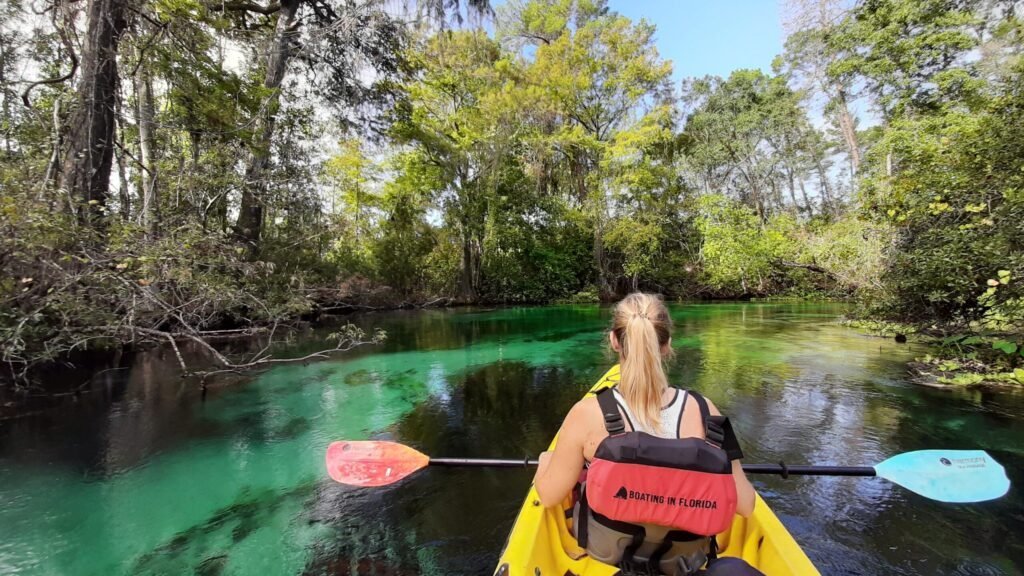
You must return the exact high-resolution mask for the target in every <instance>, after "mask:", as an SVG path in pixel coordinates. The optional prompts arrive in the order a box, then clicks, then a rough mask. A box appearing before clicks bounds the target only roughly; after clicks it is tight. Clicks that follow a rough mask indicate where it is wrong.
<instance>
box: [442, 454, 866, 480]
mask: <svg viewBox="0 0 1024 576" xmlns="http://www.w3.org/2000/svg"><path fill="white" fill-rule="evenodd" d="M430 464H431V465H432V466H451V467H460V466H480V467H486V468H528V467H530V466H536V465H537V461H536V460H530V459H528V458H524V459H522V460H503V459H499V458H431V459H430ZM743 471H744V472H746V473H748V474H777V475H779V476H784V477H785V476H875V475H876V474H875V469H874V468H873V467H871V466H801V465H796V466H789V465H786V464H782V463H779V464H744V465H743Z"/></svg>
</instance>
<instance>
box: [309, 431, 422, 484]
mask: <svg viewBox="0 0 1024 576" xmlns="http://www.w3.org/2000/svg"><path fill="white" fill-rule="evenodd" d="M429 463H430V458H429V457H428V456H427V455H426V454H423V453H421V452H418V451H416V450H415V449H413V448H409V447H408V446H404V445H402V444H398V443H396V442H386V441H383V440H382V441H370V440H362V441H346V440H343V441H341V442H333V443H331V445H330V446H328V447H327V473H328V474H330V475H331V478H333V479H334V480H335V481H336V482H341V483H342V484H348V485H350V486H387V485H388V484H393V483H395V482H398V481H399V480H401V479H402V478H405V477H406V476H408V475H409V474H412V473H413V472H415V471H417V470H419V469H420V468H424V467H426V465H427V464H429Z"/></svg>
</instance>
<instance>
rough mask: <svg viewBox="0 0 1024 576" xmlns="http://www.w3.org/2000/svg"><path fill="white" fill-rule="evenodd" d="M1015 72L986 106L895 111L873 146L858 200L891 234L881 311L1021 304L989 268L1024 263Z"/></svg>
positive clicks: (919, 313) (940, 315) (953, 315)
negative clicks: (892, 166)
mask: <svg viewBox="0 0 1024 576" xmlns="http://www.w3.org/2000/svg"><path fill="white" fill-rule="evenodd" d="M1022 78H1024V76H1022V74H1021V72H1017V73H1015V74H1014V75H1012V76H1011V77H1009V78H1007V79H1006V80H1005V83H1004V84H1003V88H1002V89H1001V93H999V94H997V95H996V96H995V97H994V98H992V100H991V101H990V102H989V103H988V104H987V105H986V106H985V107H984V108H980V109H978V110H975V111H971V112H966V111H958V110H952V109H947V110H944V111H941V112H937V113H935V114H932V115H928V116H924V117H913V118H906V119H900V120H898V121H895V122H893V124H892V125H891V126H890V127H889V129H888V130H887V131H886V134H885V136H884V137H883V138H882V139H881V140H880V141H879V143H878V144H877V145H876V146H875V148H874V149H873V150H872V151H871V153H870V155H869V158H871V159H872V161H873V165H874V167H873V170H872V172H871V174H870V175H869V177H868V178H867V179H866V180H865V182H864V187H863V195H864V200H865V208H866V210H867V213H868V215H869V216H870V217H872V218H874V219H875V220H876V221H879V222H882V223H885V224H887V225H891V226H894V227H895V229H896V231H897V235H898V236H897V238H898V242H897V243H896V244H894V245H893V246H892V248H893V249H891V250H890V252H889V254H888V257H889V266H888V267H887V271H886V273H885V274H884V275H883V280H884V281H885V283H886V287H887V290H888V291H889V297H888V298H887V299H886V300H885V301H884V302H883V303H882V306H884V308H883V310H884V311H886V312H887V313H891V314H895V315H899V316H902V317H907V318H910V317H927V318H937V319H942V320H946V321H959V322H970V321H982V320H984V319H985V318H986V317H988V316H989V315H990V314H991V315H1001V316H1002V318H1001V320H1000V321H1001V322H1002V323H1003V324H1013V323H1014V322H1017V321H1019V319H1020V317H1019V316H1018V317H1017V318H1013V317H1012V315H1013V314H1017V313H1019V312H1020V308H1021V307H1020V305H1019V302H1020V298H1021V296H1022V292H1021V288H1020V286H1019V285H1018V284H1017V283H1009V285H1008V286H1007V285H1000V284H999V280H998V278H996V276H997V274H998V272H999V271H1000V270H1003V271H1005V272H1006V278H1007V280H1009V275H1010V274H1011V272H1012V273H1013V275H1014V276H1020V275H1021V274H1022V273H1024V251H1022V250H1021V249H1020V247H1021V246H1022V243H1021V240H1022V239H1024V220H1022V217H1024V195H1022V194H1021V193H1019V192H1018V190H1021V189H1024V170H1022V166H1024V164H1022V160H1021V158H1022V154H1024V141H1022V140H1021V139H1019V138H1018V137H1017V136H1016V135H1018V134H1020V133H1022V132H1021V130H1022V129H1024V124H1022V122H1024V121H1022V120H1021V112H1022V111H1024V91H1022V90H1021V88H1020V86H1021V79H1022ZM890 155H891V156H890ZM887 156H890V157H892V158H895V159H896V161H897V162H898V171H897V172H896V173H895V174H894V175H893V176H888V175H887V174H886V173H885V171H884V164H885V158H886V157H887ZM990 280H991V281H993V282H995V283H996V286H1000V288H999V290H995V289H994V288H995V286H990V285H989V281H990ZM990 288H991V289H990ZM1008 312H1009V313H1010V315H1009V316H1007V314H1006V313H1008Z"/></svg>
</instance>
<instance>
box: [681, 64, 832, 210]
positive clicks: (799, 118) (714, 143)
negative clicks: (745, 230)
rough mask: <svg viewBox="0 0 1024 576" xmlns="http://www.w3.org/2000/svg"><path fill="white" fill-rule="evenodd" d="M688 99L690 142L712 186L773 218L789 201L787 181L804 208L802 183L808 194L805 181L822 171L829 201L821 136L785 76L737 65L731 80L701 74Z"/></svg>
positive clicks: (693, 158)
mask: <svg viewBox="0 0 1024 576" xmlns="http://www.w3.org/2000/svg"><path fill="white" fill-rule="evenodd" d="M684 102H685V103H686V104H687V106H688V107H689V110H690V112H689V115H688V116H687V119H686V124H685V126H684V129H683V135H682V137H683V145H684V147H685V150H686V152H687V154H688V156H689V164H690V166H691V167H692V169H694V171H696V172H697V174H698V178H699V179H700V180H701V181H702V183H703V189H704V190H705V192H720V193H728V194H731V195H733V196H734V197H736V198H738V199H740V200H741V201H742V202H744V203H746V204H747V205H748V206H750V207H751V208H752V209H753V210H754V212H755V213H756V214H757V215H758V217H759V218H760V219H761V220H762V221H766V220H767V219H768V217H769V215H770V214H771V213H772V212H773V210H774V209H776V208H781V207H782V206H783V199H782V189H783V187H784V186H787V185H788V187H789V193H790V197H791V200H792V202H793V204H794V206H796V207H799V206H798V203H797V200H796V188H797V185H799V187H800V189H801V190H802V196H804V197H805V198H806V192H805V190H804V182H805V180H806V179H807V177H808V175H809V173H810V172H811V171H816V172H817V173H818V175H819V182H821V186H820V194H821V196H822V201H823V203H827V202H828V201H829V195H830V194H829V187H828V176H827V166H826V165H825V159H824V156H825V154H824V149H823V148H824V147H823V146H822V141H821V137H820V135H819V134H818V133H817V132H816V131H815V130H814V128H813V127H812V126H811V125H810V122H809V121H808V119H807V115H806V112H805V111H804V110H803V109H802V108H800V105H799V96H798V95H797V94H796V93H794V92H793V91H792V90H790V89H789V87H788V86H787V84H786V78H785V77H783V76H768V75H767V74H765V73H763V72H761V71H759V70H737V71H735V72H733V73H732V74H731V75H730V76H729V78H728V79H726V80H723V79H721V78H717V77H706V78H702V79H696V80H692V81H691V82H690V83H689V84H688V86H687V91H686V93H685V94H684ZM805 208H806V209H808V210H809V209H810V204H809V201H808V200H805Z"/></svg>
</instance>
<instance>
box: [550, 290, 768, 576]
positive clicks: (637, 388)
mask: <svg viewBox="0 0 1024 576" xmlns="http://www.w3.org/2000/svg"><path fill="white" fill-rule="evenodd" d="M671 331H672V320H671V317H670V316H669V314H668V310H667V308H666V307H665V305H664V303H662V302H661V300H660V299H659V298H657V297H656V296H651V295H648V294H640V293H636V294H631V295H629V296H627V297H626V298H625V299H623V300H622V301H621V302H620V303H619V304H618V305H617V306H616V307H615V312H614V319H613V325H612V330H611V331H610V333H609V341H610V343H611V346H612V348H613V349H614V350H615V351H616V352H618V353H619V362H620V365H621V369H620V380H619V383H618V384H617V385H616V387H615V389H614V390H612V391H611V392H605V393H603V394H599V395H598V397H589V398H586V399H584V400H581V401H580V402H578V403H577V404H576V405H575V406H573V408H572V409H571V410H570V411H569V414H568V415H567V416H566V418H565V421H564V422H563V423H562V428H561V429H560V430H559V433H558V442H557V443H556V444H555V449H554V452H552V453H544V454H542V455H541V458H540V465H539V466H538V470H537V475H536V477H535V478H534V486H535V487H536V489H537V493H538V495H539V496H540V500H541V502H542V503H543V504H544V505H545V506H556V505H559V504H560V503H561V502H563V501H564V500H565V498H566V497H567V496H568V495H569V493H570V492H571V491H572V490H573V487H574V486H576V485H577V484H578V483H579V482H580V480H581V473H582V472H583V470H584V468H585V467H589V466H590V463H592V462H593V463H594V464H593V468H592V469H591V470H590V475H591V477H592V480H593V482H591V486H590V488H591V489H590V493H591V494H592V495H593V497H594V499H593V504H594V509H593V512H592V513H591V512H589V511H587V510H582V512H581V510H580V509H579V507H577V510H576V520H575V521H574V523H573V524H574V527H575V528H576V529H577V537H578V539H579V540H580V545H581V546H584V547H585V548H586V549H587V551H588V553H589V554H590V555H591V556H592V557H594V558H596V559H598V560H601V561H604V562H606V563H610V564H618V563H619V562H620V561H622V562H629V561H631V559H637V558H640V557H645V556H646V557H648V558H652V556H653V558H654V559H658V558H661V559H664V560H665V561H666V562H668V563H670V564H671V566H668V565H667V564H665V563H661V564H662V570H663V571H664V572H665V573H668V574H688V573H689V571H690V568H694V569H696V568H699V566H700V565H701V564H703V552H704V551H705V550H707V546H708V537H707V536H710V535H712V534H715V533H716V532H719V531H721V530H724V529H725V528H727V527H728V524H729V523H730V522H731V521H732V515H733V511H734V510H735V511H736V512H738V513H739V514H742V515H748V514H750V512H752V511H753V506H754V500H755V498H754V490H753V487H752V486H751V485H750V483H749V481H747V479H746V476H745V475H744V473H743V470H742V467H741V466H740V464H739V458H740V457H741V456H740V454H739V451H738V446H737V449H736V450H734V451H730V450H725V449H723V447H722V445H721V444H720V441H715V440H709V441H708V442H701V441H700V440H704V439H705V434H706V432H705V425H706V424H707V425H710V423H711V422H712V421H713V420H714V418H712V416H720V414H719V412H718V410H717V409H716V408H715V406H714V404H713V403H711V402H710V401H706V400H704V399H703V398H702V397H700V396H699V395H696V394H693V393H688V392H684V391H682V390H679V389H676V388H672V387H669V386H668V379H667V377H666V374H665V370H664V366H663V359H664V358H666V357H668V356H671V354H672V346H671ZM599 398H600V400H599ZM698 399H699V400H698ZM715 426H716V427H715V428H714V429H713V430H712V431H713V432H714V434H711V435H709V437H712V438H719V440H720V438H722V437H724V434H723V435H722V436H719V433H720V432H722V429H721V428H719V427H718V424H715ZM708 429H709V430H710V428H708ZM630 432H641V434H629V433H630ZM623 433H625V434H624V435H622V434H623ZM642 433H646V434H642ZM652 436H653V437H654V438H652ZM680 438H682V439H684V440H680V441H678V442H675V440H676V439H680ZM687 439H690V440H687ZM692 439H697V440H692ZM634 443H635V446H637V447H639V449H640V452H638V451H637V449H635V448H633V447H632V446H634ZM645 443H646V444H647V445H650V446H659V447H658V448H654V451H655V452H658V453H659V454H662V455H663V456H666V462H664V463H663V462H661V461H660V460H659V461H657V462H643V461H638V460H635V459H634V460H630V458H631V457H632V456H635V455H636V454H637V453H647V452H644V450H646V449H644V448H643V447H644V445H645ZM659 443H660V444H659ZM613 446H614V447H615V448H613ZM599 450H601V452H600V454H602V455H603V456H600V457H598V454H599ZM652 453H653V452H652ZM614 454H618V455H619V456H615V455H614ZM627 454H631V455H632V456H626V455H627ZM595 460H596V462H595ZM683 460H685V461H686V462H685V463H682V464H680V462H682V461H683ZM652 465H653V466H654V468H650V466H652ZM708 466H710V467H708ZM694 467H695V468H694ZM690 468H693V470H692V471H689V472H688V470H689V469H690ZM634 484H636V485H637V486H638V487H639V486H641V485H642V486H643V487H644V488H643V491H634V492H630V490H631V489H632V488H630V489H627V488H626V486H633V485H634ZM691 488H695V489H696V490H697V493H694V492H692V490H690V489H691ZM666 491H668V492H670V493H671V494H672V495H673V500H674V498H675V496H674V495H675V494H679V495H681V496H682V495H686V494H691V496H689V497H687V499H685V500H683V501H685V502H697V503H699V505H697V506H692V505H689V506H678V507H677V506H667V507H666V506H664V505H663V503H662V502H661V500H657V499H656V501H652V500H651V499H650V498H648V497H647V496H648V495H649V494H663V493H665V492H666ZM632 493H636V494H640V495H641V496H643V497H638V498H636V499H633V498H631V497H630V496H629V495H630V494H632ZM698 493H699V494H701V495H704V494H719V495H720V498H716V499H714V500H708V499H706V498H703V496H698V495H697V494H698ZM586 494H587V492H586V485H584V495H583V496H582V497H581V498H580V499H579V501H578V504H582V505H584V507H585V508H587V506H585V505H586V504H587V502H588V501H589V499H588V498H587V496H586ZM693 498H698V499H697V500H693ZM665 500H666V501H667V500H668V496H666V497H665ZM705 503H713V504H717V506H706V505H705ZM713 508H717V512H714V511H712V509H713ZM602 511H604V513H602ZM581 514H582V516H581ZM595 519H596V520H598V522H597V523H596V524H595ZM589 536H593V537H589ZM663 541H664V542H663ZM663 543H664V544H665V545H664V546H663V545H662V544H663ZM653 561H654V562H655V563H658V561H657V560H653ZM680 562H682V563H684V564H685V566H683V565H681V564H680ZM695 562H696V564H695Z"/></svg>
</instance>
